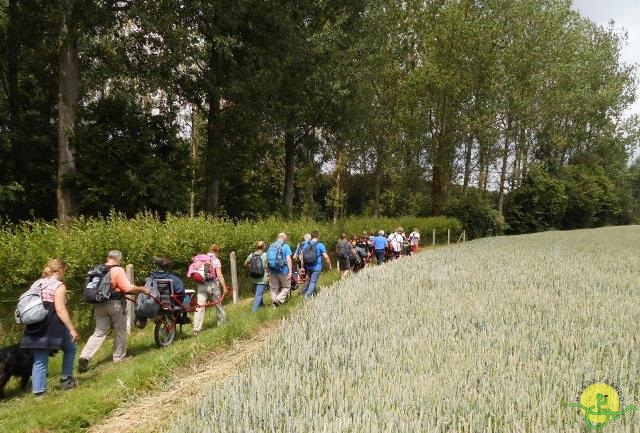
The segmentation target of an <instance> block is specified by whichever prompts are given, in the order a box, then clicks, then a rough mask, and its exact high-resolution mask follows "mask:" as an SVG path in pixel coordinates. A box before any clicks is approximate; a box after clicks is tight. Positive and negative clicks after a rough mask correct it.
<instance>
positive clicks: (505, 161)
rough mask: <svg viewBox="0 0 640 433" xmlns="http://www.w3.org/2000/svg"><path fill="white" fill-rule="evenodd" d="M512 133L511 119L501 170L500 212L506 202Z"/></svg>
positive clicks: (505, 138) (503, 150)
mask: <svg viewBox="0 0 640 433" xmlns="http://www.w3.org/2000/svg"><path fill="white" fill-rule="evenodd" d="M510 134H511V120H509V121H508V122H507V129H506V130H505V133H504V147H503V148H502V169H501V170H500V185H499V190H498V212H499V213H500V214H502V205H503V203H504V185H505V182H506V181H507V164H508V160H509V140H510V138H511V137H510Z"/></svg>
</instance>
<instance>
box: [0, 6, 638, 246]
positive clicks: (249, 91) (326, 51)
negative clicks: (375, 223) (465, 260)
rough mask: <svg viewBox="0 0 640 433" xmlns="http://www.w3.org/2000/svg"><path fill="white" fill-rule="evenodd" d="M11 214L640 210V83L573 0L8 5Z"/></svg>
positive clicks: (584, 213)
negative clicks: (632, 109)
mask: <svg viewBox="0 0 640 433" xmlns="http://www.w3.org/2000/svg"><path fill="white" fill-rule="evenodd" d="M0 4H1V6H2V7H1V11H2V14H1V15H0V35H1V39H0V44H1V46H2V53H3V56H2V58H1V61H0V66H1V70H0V74H1V76H2V86H1V87H0V126H1V131H2V132H1V134H0V214H1V215H2V216H3V218H5V219H8V220H22V219H30V218H44V219H47V220H53V219H57V220H58V222H59V223H61V224H64V223H65V222H67V221H69V220H70V219H72V218H74V217H75V216H77V215H87V216H92V215H98V214H105V213H107V212H109V211H110V210H116V211H119V212H123V213H125V214H126V215H134V214H135V213H137V212H140V211H144V210H151V211H155V212H158V213H159V214H160V215H165V214H167V213H182V214H190V213H191V214H193V213H198V212H207V213H211V214H214V215H219V216H229V217H232V218H256V217H263V216H268V215H273V214H281V215H284V216H289V217H292V216H297V215H305V216H310V217H314V218H318V219H331V218H333V219H336V218H339V217H342V216H346V215H353V214H368V215H376V216H379V215H384V216H398V215H408V214H412V215H441V214H448V215H454V216H457V217H459V218H460V219H461V220H462V221H464V222H465V224H466V225H467V226H468V227H470V228H471V227H474V229H473V230H474V234H476V235H478V236H479V235H484V234H494V233H501V232H505V231H506V232H512V233H520V232H529V231H537V230H544V229H549V228H578V227H593V226H600V225H606V224H617V223H630V222H634V221H635V220H636V219H637V218H638V216H640V213H639V212H640V204H639V203H640V187H639V186H638V185H639V184H640V182H639V181H638V178H640V176H639V175H638V171H639V170H638V163H637V162H635V163H631V161H630V158H631V155H633V151H634V149H635V147H636V145H637V143H638V130H639V121H638V118H637V117H634V116H628V115H625V113H626V109H627V108H628V107H629V106H630V105H631V104H632V103H633V102H634V100H635V98H636V91H637V77H636V69H635V66H633V65H627V64H624V63H623V62H622V61H621V59H620V51H621V48H622V47H623V46H624V44H625V34H624V32H623V31H622V30H620V29H617V28H615V27H614V26H610V27H601V26H597V25H596V24H594V23H593V22H591V21H589V20H588V19H586V18H584V17H582V16H581V15H580V14H579V13H578V12H576V11H574V10H572V9H571V2H570V1H568V0H482V1H478V0H429V1H412V0H403V1H394V0H342V1H338V0H322V1H311V0H299V1H283V0H259V1H258V0H234V1H226V0H222V1H216V2H211V1H203V0H162V1H151V0H136V1H132V0H129V1H127V0H122V1H104V0H93V1H91V0H55V1H48V2H46V1H41V0H30V1H24V0H0Z"/></svg>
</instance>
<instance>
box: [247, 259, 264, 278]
mask: <svg viewBox="0 0 640 433" xmlns="http://www.w3.org/2000/svg"><path fill="white" fill-rule="evenodd" d="M249 276H250V277H251V278H261V277H264V263H263V262H262V253H261V254H258V253H253V255H252V256H251V261H249Z"/></svg>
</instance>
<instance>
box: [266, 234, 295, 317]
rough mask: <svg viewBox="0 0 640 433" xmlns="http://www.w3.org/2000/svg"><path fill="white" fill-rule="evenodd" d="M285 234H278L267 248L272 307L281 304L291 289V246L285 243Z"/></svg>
mask: <svg viewBox="0 0 640 433" xmlns="http://www.w3.org/2000/svg"><path fill="white" fill-rule="evenodd" d="M286 241H287V235H286V234H285V233H280V234H278V238H277V239H276V241H275V242H274V243H272V244H271V245H269V248H268V249H267V266H268V268H269V286H270V288H271V303H272V305H273V307H274V308H277V307H279V306H281V305H282V304H283V303H284V301H285V300H286V299H287V295H288V294H289V291H290V290H291V273H292V269H293V266H292V260H291V247H290V246H289V244H287V243H286Z"/></svg>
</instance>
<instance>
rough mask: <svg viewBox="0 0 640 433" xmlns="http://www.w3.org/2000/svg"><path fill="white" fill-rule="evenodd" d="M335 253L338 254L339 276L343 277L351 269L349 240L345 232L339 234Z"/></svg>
mask: <svg viewBox="0 0 640 433" xmlns="http://www.w3.org/2000/svg"><path fill="white" fill-rule="evenodd" d="M336 254H337V255H338V263H339V264H340V276H341V277H342V278H345V277H346V276H347V275H349V272H350V271H351V260H350V259H351V241H349V237H348V236H347V234H346V233H342V235H340V240H339V241H338V245H336Z"/></svg>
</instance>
